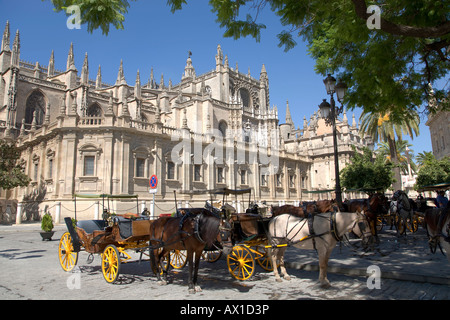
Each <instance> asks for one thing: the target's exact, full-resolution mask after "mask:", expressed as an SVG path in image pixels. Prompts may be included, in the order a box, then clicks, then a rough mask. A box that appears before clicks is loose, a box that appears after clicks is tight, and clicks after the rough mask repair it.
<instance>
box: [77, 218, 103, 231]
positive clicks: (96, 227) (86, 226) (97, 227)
mask: <svg viewBox="0 0 450 320" xmlns="http://www.w3.org/2000/svg"><path fill="white" fill-rule="evenodd" d="M106 226H107V224H106V221H105V220H82V221H78V222H77V228H80V229H83V230H84V231H85V232H86V233H87V234H91V233H94V231H103V230H104V229H105V228H106Z"/></svg>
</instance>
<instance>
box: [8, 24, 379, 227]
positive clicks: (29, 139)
mask: <svg viewBox="0 0 450 320" xmlns="http://www.w3.org/2000/svg"><path fill="white" fill-rule="evenodd" d="M11 39H12V37H11V34H10V30H9V24H8V23H7V25H6V27H5V31H4V33H3V38H2V44H1V52H0V76H1V79H0V138H2V139H5V140H9V141H13V142H15V143H16V145H17V146H18V147H19V149H20V150H21V158H20V162H21V164H22V165H23V167H24V168H25V172H26V174H27V175H28V176H29V177H30V178H31V183H30V185H29V186H28V187H25V188H16V189H14V190H10V191H6V190H0V212H1V213H2V217H1V220H2V221H3V222H17V223H20V222H21V221H22V220H32V219H38V218H39V216H41V215H42V212H43V211H44V208H47V209H50V210H49V211H50V212H51V213H52V214H53V215H54V218H55V220H56V222H60V221H62V218H63V217H66V216H73V212H74V209H75V208H74V202H73V196H74V194H112V195H131V194H136V195H138V196H139V207H140V208H139V210H142V209H143V208H144V207H147V208H150V209H151V211H152V214H153V215H154V216H157V215H159V214H161V213H171V212H173V211H175V206H178V207H180V206H183V207H185V206H203V205H204V202H205V200H207V199H209V197H210V196H209V195H208V194H207V193H206V194H201V192H202V191H206V190H211V189H217V188H224V187H226V188H231V189H244V188H251V189H252V200H253V201H256V202H257V203H261V202H263V201H265V202H266V203H267V204H276V205H278V204H282V203H289V204H298V203H299V202H300V201H302V200H311V199H316V198H314V197H316V196H317V195H316V194H314V193H311V191H320V190H325V189H332V188H333V187H334V158H333V144H332V134H331V128H330V127H327V126H326V125H325V123H324V121H323V120H322V119H320V117H319V116H318V115H317V114H314V115H313V116H311V118H310V120H309V121H307V119H306V118H305V119H304V123H303V129H301V128H300V127H299V128H297V129H296V128H295V125H294V123H293V121H292V119H291V116H290V107H289V103H287V106H286V122H285V123H281V124H280V121H279V118H278V111H277V108H276V107H271V106H270V95H269V77H268V74H267V71H266V68H265V66H264V65H263V66H262V68H261V72H260V77H259V79H255V78H253V77H251V75H250V74H244V73H241V72H240V71H239V70H238V67H237V66H236V68H232V67H230V65H229V63H228V58H227V56H225V55H224V54H223V51H222V49H221V47H220V45H219V46H218V47H217V53H216V55H215V57H212V59H211V60H212V63H213V61H214V62H215V69H214V70H213V71H210V72H208V73H205V74H201V75H197V74H196V72H195V68H194V64H193V61H192V59H191V57H190V56H189V57H188V59H187V61H186V67H185V70H184V73H183V76H182V79H181V81H180V82H179V83H177V84H172V81H169V82H168V83H166V82H165V80H164V78H163V76H161V79H160V80H159V82H157V81H155V78H154V76H153V72H152V73H151V76H150V80H149V81H148V83H145V84H144V83H141V77H140V74H139V71H138V72H137V75H136V80H135V82H134V84H133V85H129V84H128V82H127V80H126V79H125V77H124V71H123V63H122V62H121V63H120V66H119V71H118V75H117V80H116V82H115V84H113V85H110V84H106V83H104V82H103V81H102V73H101V67H98V71H97V77H96V79H95V80H94V79H89V72H90V71H89V70H90V68H89V60H88V55H87V54H86V55H85V57H84V62H83V67H82V69H81V72H79V71H78V70H77V68H76V67H75V57H74V54H73V45H72V44H71V45H70V48H69V53H68V57H67V63H66V69H65V70H56V69H55V59H54V55H53V52H52V53H51V54H50V59H49V62H48V66H44V65H41V64H40V63H39V62H36V63H29V62H25V61H22V60H21V59H20V34H19V31H17V33H16V34H15V37H14V40H13V43H12V46H11V43H10V40H11ZM338 131H339V132H338V140H339V161H340V167H341V168H343V167H344V166H345V164H346V163H348V162H349V159H350V156H351V154H352V152H353V151H352V149H351V147H350V146H351V145H355V146H356V147H357V150H360V149H361V148H362V147H363V146H367V145H370V143H371V142H370V141H368V140H366V139H363V138H362V137H360V136H359V132H358V128H357V125H356V122H355V119H354V118H353V119H352V123H351V124H349V123H348V119H347V116H346V114H344V116H343V118H342V119H339V120H338ZM153 175H156V176H157V177H158V186H157V188H156V191H155V192H156V193H155V195H154V198H153V194H149V179H150V177H151V176H153ZM174 191H175V193H174ZM330 196H332V195H331V194H330ZM175 198H176V201H177V203H175ZM153 199H155V205H154V206H153ZM233 201H235V202H234V204H235V206H236V207H238V209H242V208H239V207H240V206H241V205H242V206H243V205H244V204H242V203H241V200H238V199H235V200H233ZM77 205H78V207H77V212H78V218H79V219H83V218H85V219H92V218H98V217H99V215H101V207H100V204H99V203H98V202H96V201H95V200H86V201H81V202H80V203H78V204H77ZM122 205H123V204H122ZM114 206H116V208H114V209H115V210H117V211H120V210H121V208H120V206H121V204H118V203H116V204H113V207H114ZM125 206H126V205H125ZM124 210H126V209H125V208H124ZM99 212H100V213H99Z"/></svg>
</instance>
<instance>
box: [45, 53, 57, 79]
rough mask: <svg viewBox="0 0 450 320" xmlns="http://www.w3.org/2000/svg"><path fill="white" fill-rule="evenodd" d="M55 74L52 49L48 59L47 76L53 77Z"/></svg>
mask: <svg viewBox="0 0 450 320" xmlns="http://www.w3.org/2000/svg"><path fill="white" fill-rule="evenodd" d="M54 75H55V52H54V51H53V50H52V54H51V55H50V61H49V62H48V69H47V77H53V76H54Z"/></svg>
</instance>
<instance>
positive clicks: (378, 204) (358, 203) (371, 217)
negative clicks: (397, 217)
mask: <svg viewBox="0 0 450 320" xmlns="http://www.w3.org/2000/svg"><path fill="white" fill-rule="evenodd" d="M344 207H345V211H348V212H364V214H365V215H366V217H367V219H368V221H369V225H370V228H371V230H372V235H374V236H375V237H376V238H377V237H378V234H377V227H376V226H377V219H378V215H379V214H386V213H388V211H389V202H388V199H387V198H386V196H385V195H384V194H382V193H374V194H372V195H370V196H369V198H368V199H363V200H349V201H347V202H346V203H344Z"/></svg>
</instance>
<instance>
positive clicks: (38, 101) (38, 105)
mask: <svg viewBox="0 0 450 320" xmlns="http://www.w3.org/2000/svg"><path fill="white" fill-rule="evenodd" d="M34 112H36V122H37V125H38V126H40V125H42V123H44V115H45V98H44V95H43V94H42V93H41V92H40V91H37V90H36V91H33V93H31V95H30V96H29V97H28V99H27V102H26V107H25V123H26V124H31V123H33V115H34Z"/></svg>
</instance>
